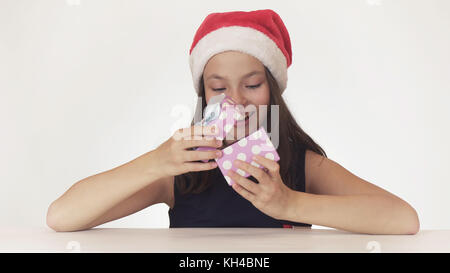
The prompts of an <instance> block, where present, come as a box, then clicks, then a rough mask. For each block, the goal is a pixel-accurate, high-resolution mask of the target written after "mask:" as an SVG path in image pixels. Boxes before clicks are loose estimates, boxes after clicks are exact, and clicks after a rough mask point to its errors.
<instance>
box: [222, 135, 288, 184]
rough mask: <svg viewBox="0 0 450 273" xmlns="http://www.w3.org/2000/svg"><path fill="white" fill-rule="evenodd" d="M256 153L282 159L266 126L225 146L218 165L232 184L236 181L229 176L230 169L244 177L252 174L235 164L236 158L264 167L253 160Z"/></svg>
mask: <svg viewBox="0 0 450 273" xmlns="http://www.w3.org/2000/svg"><path fill="white" fill-rule="evenodd" d="M254 155H259V156H262V157H265V158H268V159H271V160H274V161H279V160H280V157H279V156H278V153H277V150H276V149H275V147H274V146H273V144H272V142H271V141H270V138H269V136H268V135H267V133H266V130H264V127H261V128H260V129H259V130H257V131H255V132H253V133H252V134H250V135H249V136H247V137H245V138H242V139H240V140H239V141H237V142H235V143H233V144H232V145H230V146H228V147H226V148H224V149H223V150H222V156H221V157H220V158H216V162H217V165H218V167H219V169H220V171H221V172H222V174H223V176H224V177H225V180H226V181H227V183H228V184H229V185H230V186H231V185H233V183H234V182H233V181H232V180H231V178H230V177H229V176H227V172H228V171H229V170H232V171H234V172H236V173H238V174H240V175H242V176H244V177H249V176H250V174H248V173H247V172H245V171H243V170H241V169H239V168H238V167H237V166H235V165H234V161H235V160H236V159H239V160H242V161H246V162H247V163H250V164H251V165H253V166H255V167H258V168H263V166H260V165H259V164H258V163H256V162H255V161H253V160H252V157H253V156H254Z"/></svg>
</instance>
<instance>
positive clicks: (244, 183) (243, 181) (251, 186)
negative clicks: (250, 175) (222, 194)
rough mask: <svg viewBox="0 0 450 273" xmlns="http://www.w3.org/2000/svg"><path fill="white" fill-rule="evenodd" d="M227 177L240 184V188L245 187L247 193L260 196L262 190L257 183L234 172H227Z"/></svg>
mask: <svg viewBox="0 0 450 273" xmlns="http://www.w3.org/2000/svg"><path fill="white" fill-rule="evenodd" d="M227 175H228V176H229V177H230V178H231V180H233V181H234V183H237V184H239V186H241V187H243V188H244V189H245V190H246V191H248V192H250V193H251V194H259V192H260V188H259V186H258V184H256V183H255V182H253V181H251V180H248V179H247V178H245V177H243V176H242V175H240V174H238V173H236V172H233V171H231V170H230V171H228V172H227Z"/></svg>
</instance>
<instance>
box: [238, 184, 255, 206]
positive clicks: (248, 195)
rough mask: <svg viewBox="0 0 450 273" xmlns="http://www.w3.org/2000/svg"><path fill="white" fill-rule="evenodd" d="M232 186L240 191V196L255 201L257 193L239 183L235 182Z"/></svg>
mask: <svg viewBox="0 0 450 273" xmlns="http://www.w3.org/2000/svg"><path fill="white" fill-rule="evenodd" d="M232 187H233V189H234V190H235V191H236V192H237V193H239V195H240V196H242V197H244V198H245V199H247V200H248V201H250V202H251V203H253V202H254V201H255V199H256V197H255V195H254V194H252V193H251V192H249V191H248V190H246V189H245V188H244V187H242V186H241V185H239V184H238V183H234V184H233V185H232Z"/></svg>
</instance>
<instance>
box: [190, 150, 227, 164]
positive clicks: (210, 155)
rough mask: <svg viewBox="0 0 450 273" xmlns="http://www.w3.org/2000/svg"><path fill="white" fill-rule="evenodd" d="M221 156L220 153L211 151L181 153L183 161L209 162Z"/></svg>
mask: <svg viewBox="0 0 450 273" xmlns="http://www.w3.org/2000/svg"><path fill="white" fill-rule="evenodd" d="M221 156H222V151H220V150H212V151H186V152H184V153H183V161H198V160H209V159H215V158H220V157H221Z"/></svg>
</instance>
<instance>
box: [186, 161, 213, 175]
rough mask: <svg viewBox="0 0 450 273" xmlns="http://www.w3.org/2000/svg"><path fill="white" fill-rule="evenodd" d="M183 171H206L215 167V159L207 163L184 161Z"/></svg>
mask: <svg viewBox="0 0 450 273" xmlns="http://www.w3.org/2000/svg"><path fill="white" fill-rule="evenodd" d="M183 165H184V168H185V169H184V172H185V173H186V172H200V171H208V170H212V169H214V168H217V163H216V162H215V161H213V162H208V163H196V162H185V163H183Z"/></svg>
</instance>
